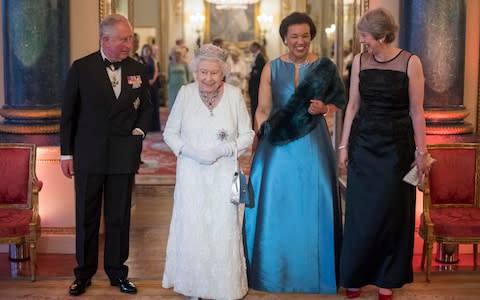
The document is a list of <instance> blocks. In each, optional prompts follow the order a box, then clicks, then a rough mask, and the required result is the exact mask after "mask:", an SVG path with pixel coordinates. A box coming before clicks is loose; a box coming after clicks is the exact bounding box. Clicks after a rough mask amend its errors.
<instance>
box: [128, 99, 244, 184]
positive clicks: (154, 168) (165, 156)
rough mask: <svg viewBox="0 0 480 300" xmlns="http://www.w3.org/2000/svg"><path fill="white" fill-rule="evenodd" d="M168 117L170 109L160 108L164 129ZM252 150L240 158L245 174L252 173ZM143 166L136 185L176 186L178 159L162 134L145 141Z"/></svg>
mask: <svg viewBox="0 0 480 300" xmlns="http://www.w3.org/2000/svg"><path fill="white" fill-rule="evenodd" d="M167 117H168V109H167V108H165V107H162V108H160V122H161V123H162V129H163V128H164V127H165V123H166V121H167ZM250 157H251V150H250V149H249V150H248V151H247V152H246V153H244V154H243V155H242V157H241V158H240V163H241V165H242V169H243V171H244V172H245V174H247V175H248V174H249V171H250ZM142 161H143V164H141V165H140V169H139V170H138V174H137V175H136V176H135V183H136V184H144V185H171V184H175V168H176V157H175V155H174V154H173V152H172V151H171V150H170V148H168V146H167V145H166V144H165V142H164V141H163V136H162V133H161V132H150V133H148V134H147V137H146V138H145V140H144V141H143V151H142Z"/></svg>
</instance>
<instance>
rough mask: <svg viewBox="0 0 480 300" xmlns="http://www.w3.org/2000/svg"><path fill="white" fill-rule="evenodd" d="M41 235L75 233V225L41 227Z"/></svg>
mask: <svg viewBox="0 0 480 300" xmlns="http://www.w3.org/2000/svg"><path fill="white" fill-rule="evenodd" d="M41 233H42V235H44V234H48V235H66V234H67V235H75V227H42V229H41Z"/></svg>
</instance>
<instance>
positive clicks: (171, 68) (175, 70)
mask: <svg viewBox="0 0 480 300" xmlns="http://www.w3.org/2000/svg"><path fill="white" fill-rule="evenodd" d="M188 82H190V72H189V70H188V64H187V62H186V61H185V56H184V52H183V51H182V48H180V47H175V50H174V51H173V56H172V59H171V60H170V61H169V62H168V109H169V111H171V110H172V107H173V103H175V98H177V94H178V91H179V90H180V88H181V87H182V85H184V84H187V83H188Z"/></svg>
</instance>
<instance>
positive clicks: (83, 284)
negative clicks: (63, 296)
mask: <svg viewBox="0 0 480 300" xmlns="http://www.w3.org/2000/svg"><path fill="white" fill-rule="evenodd" d="M91 284H92V280H91V279H90V278H88V279H75V281H74V282H73V283H72V284H71V285H70V287H69V289H68V293H69V294H70V295H72V296H78V295H81V294H83V293H85V290H86V289H87V287H89V286H90V285H91Z"/></svg>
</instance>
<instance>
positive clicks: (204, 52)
mask: <svg viewBox="0 0 480 300" xmlns="http://www.w3.org/2000/svg"><path fill="white" fill-rule="evenodd" d="M227 57H228V52H227V51H226V50H224V49H222V48H220V47H217V46H215V45H213V44H204V45H202V46H201V47H200V48H197V49H195V57H194V58H193V59H192V60H191V61H190V62H189V64H188V66H189V68H190V71H192V73H196V72H197V70H198V65H199V63H200V62H201V61H204V60H209V61H215V62H217V63H218V64H219V65H220V67H221V68H222V72H223V75H227V74H228V73H230V64H229V63H228V62H227Z"/></svg>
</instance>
